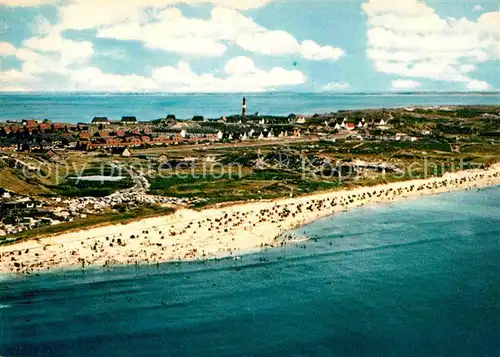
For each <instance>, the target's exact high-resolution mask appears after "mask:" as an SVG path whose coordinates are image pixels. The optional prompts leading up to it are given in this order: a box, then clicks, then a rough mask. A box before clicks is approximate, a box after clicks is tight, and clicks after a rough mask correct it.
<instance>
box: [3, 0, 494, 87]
mask: <svg viewBox="0 0 500 357" xmlns="http://www.w3.org/2000/svg"><path fill="white" fill-rule="evenodd" d="M0 60H1V68H0V72H1V73H0V79H1V88H0V90H1V91H2V92H17V91H71V92H73V91H82V92H89V91H99V92H100V91H104V92H197V93H198V92H261V91H297V92H323V91H327V92H391V91H397V92H408V91H498V90H500V1H498V0H486V1H478V0H439V1H436V0H434V1H433V0H427V1H422V0H312V1H307V0H280V1H274V0H237V1H230V0H213V1H201V0H184V1H183V0H0Z"/></svg>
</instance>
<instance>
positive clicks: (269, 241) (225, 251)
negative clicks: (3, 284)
mask: <svg viewBox="0 0 500 357" xmlns="http://www.w3.org/2000/svg"><path fill="white" fill-rule="evenodd" d="M496 185H500V164H496V165H493V166H491V167H490V168H489V169H487V170H470V171H460V172H456V173H446V174H445V175H444V176H443V177H439V178H429V179H420V180H410V181H401V182H394V183H389V184H385V185H377V186H368V187H359V188H355V189H351V190H342V191H333V192H327V193H317V194H313V195H310V196H303V197H297V198H286V199H277V200H271V201H260V202H246V203H238V204H235V205H231V206H227V207H219V208H208V209H205V210H201V211H196V210H190V209H181V210H178V211H177V212H175V213H174V214H173V215H169V216H162V217H154V218H146V219H142V220H139V221H136V222H132V223H128V224H118V225H112V226H105V227H98V228H92V229H89V230H82V231H78V232H70V233H64V234H61V235H57V236H52V237H47V238H43V239H38V240H37V239H31V240H27V241H23V242H20V243H15V244H12V245H7V246H1V247H0V272H1V273H31V272H33V273H35V272H40V271H50V270H51V269H61V268H79V267H81V268H87V267H89V268H90V267H105V266H112V265H113V266H114V265H134V264H141V265H142V264H155V263H168V262H182V261H194V260H207V259H214V258H227V257H231V256H240V255H243V254H248V253H252V252H254V251H256V250H258V249H259V248H262V247H277V246H280V245H282V244H286V243H284V241H283V240H281V239H280V237H281V236H282V235H283V234H284V233H286V232H288V231H292V230H294V229H297V228H299V227H301V226H304V225H306V224H309V223H312V222H314V221H316V220H318V219H321V218H325V217H328V216H331V215H334V214H335V213H338V212H342V211H347V210H350V209H352V208H355V207H360V206H365V205H374V204H383V203H388V202H393V201H395V200H401V199H408V198H415V197H420V196H423V195H432V194H439V193H444V192H451V191H460V190H466V189H473V188H483V187H488V186H496ZM292 243H293V242H292Z"/></svg>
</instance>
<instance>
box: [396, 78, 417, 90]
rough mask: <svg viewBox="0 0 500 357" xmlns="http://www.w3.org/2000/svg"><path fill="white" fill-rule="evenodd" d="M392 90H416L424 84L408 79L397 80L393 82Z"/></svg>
mask: <svg viewBox="0 0 500 357" xmlns="http://www.w3.org/2000/svg"><path fill="white" fill-rule="evenodd" d="M391 85H392V89H415V88H418V87H420V86H421V85H422V83H420V82H417V81H413V80H408V79H396V80H394V81H392V82H391Z"/></svg>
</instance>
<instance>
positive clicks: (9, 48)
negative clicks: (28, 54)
mask: <svg viewBox="0 0 500 357" xmlns="http://www.w3.org/2000/svg"><path fill="white" fill-rule="evenodd" d="M15 54H16V48H15V47H14V46H13V45H12V44H10V43H9V42H0V56H14V55H15Z"/></svg>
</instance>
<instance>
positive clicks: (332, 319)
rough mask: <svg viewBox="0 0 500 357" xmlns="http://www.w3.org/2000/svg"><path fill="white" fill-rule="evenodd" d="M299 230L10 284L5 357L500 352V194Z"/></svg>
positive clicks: (2, 293)
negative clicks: (204, 255)
mask: <svg viewBox="0 0 500 357" xmlns="http://www.w3.org/2000/svg"><path fill="white" fill-rule="evenodd" d="M296 233H297V234H298V235H307V236H309V237H310V238H311V240H310V241H307V242H301V243H299V244H291V245H288V246H286V247H283V248H276V249H270V250H263V251H261V252H259V253H257V254H253V255H249V256H244V257H242V259H240V260H237V261H235V260H233V259H223V260H219V261H207V262H204V263H200V262H193V263H181V264H160V265H159V266H140V267H120V268H111V269H109V270H100V269H93V270H87V271H84V272H82V271H79V270H72V271H60V272H58V273H48V274H41V275H40V276H34V275H32V276H28V277H17V278H11V279H10V278H9V279H5V280H2V281H0V355H7V356H8V355H67V356H88V355H106V356H132V355H140V356H153V355H154V356H156V355H161V356H166V355H172V356H179V355H193V356H199V355H217V356H224V355H228V356H229V355H270V356H271V355H273V356H274V355H328V356H332V355H333V356H382V355H383V356H387V355H393V356H435V355H439V356H473V355H474V356H476V355H480V356H498V355H499V353H500V342H499V341H498V338H497V337H498V331H499V329H500V322H499V321H500V313H499V307H498V304H499V302H498V296H499V289H500V187H495V188H488V189H484V190H471V191H463V192H456V193H450V194H442V195H437V196H428V197H423V198H420V199H411V200H407V201H397V202H394V203H392V204H384V205H375V206H369V207H362V208H358V209H354V210H352V211H350V212H345V213H341V214H338V215H336V216H335V217H331V218H326V219H322V220H320V221H317V222H314V223H312V224H309V225H307V226H304V227H301V228H300V229H298V230H296Z"/></svg>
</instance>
